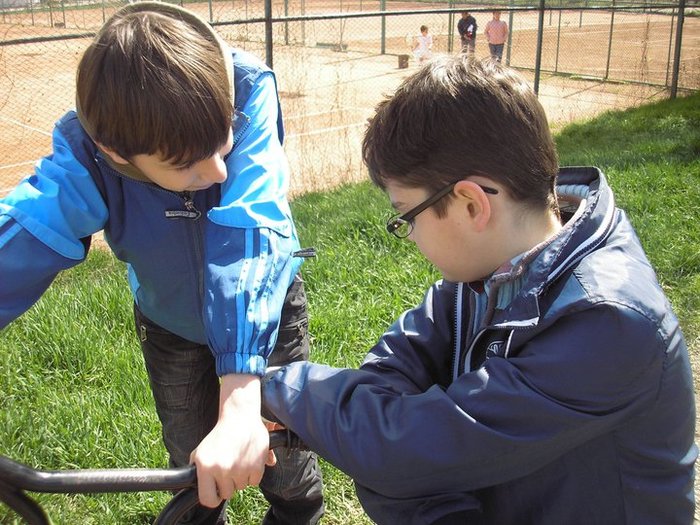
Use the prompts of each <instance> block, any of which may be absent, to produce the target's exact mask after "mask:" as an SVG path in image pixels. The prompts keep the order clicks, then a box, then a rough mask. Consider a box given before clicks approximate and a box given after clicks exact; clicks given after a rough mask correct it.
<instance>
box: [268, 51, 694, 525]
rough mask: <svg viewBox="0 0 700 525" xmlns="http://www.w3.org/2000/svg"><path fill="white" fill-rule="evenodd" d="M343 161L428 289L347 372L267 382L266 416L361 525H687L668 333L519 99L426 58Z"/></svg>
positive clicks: (621, 246)
mask: <svg viewBox="0 0 700 525" xmlns="http://www.w3.org/2000/svg"><path fill="white" fill-rule="evenodd" d="M446 123H450V125H447V124H446ZM363 148H364V150H363V153H364V159H365V162H366V164H367V166H368V168H369V172H370V176H371V178H372V180H373V181H374V182H375V183H376V184H377V185H378V186H379V187H381V188H382V189H384V190H385V191H386V193H387V194H388V196H389V199H390V200H391V204H392V206H393V207H394V208H395V209H396V211H397V215H396V216H395V217H394V218H393V219H391V220H390V221H389V222H388V223H387V230H388V232H389V233H390V234H394V235H396V236H398V237H401V238H406V239H407V240H408V241H412V242H414V243H416V245H417V247H418V248H419V249H420V251H421V252H422V253H423V254H424V255H425V256H426V258H427V259H428V260H430V261H431V262H432V263H433V264H434V265H435V266H436V267H437V268H438V269H439V270H440V272H441V273H442V275H443V277H444V279H443V280H441V281H439V282H437V283H436V284H435V285H434V286H433V287H431V288H430V289H429V290H428V292H427V293H426V295H425V300H424V302H423V303H422V304H420V305H418V306H417V307H416V308H414V309H412V310H410V311H407V312H405V313H404V314H403V315H402V316H401V317H400V318H399V319H398V320H397V321H396V322H395V323H394V324H393V325H392V326H391V327H390V328H389V329H388V331H387V332H386V333H385V334H384V335H383V336H382V337H381V339H380V340H379V342H378V343H377V344H376V345H375V346H374V347H373V348H372V349H371V350H370V352H369V354H368V355H367V357H366V360H365V362H364V363H363V365H362V366H361V367H360V369H359V370H348V369H335V368H330V367H326V366H322V365H314V364H310V363H293V364H290V365H288V366H286V367H282V368H281V369H278V370H272V371H270V372H269V374H268V376H267V377H266V379H265V380H264V384H263V399H264V404H265V405H266V407H267V409H268V411H269V414H268V415H269V417H271V418H275V419H277V420H279V421H280V422H282V423H283V424H284V425H286V426H287V427H289V428H290V429H292V430H293V431H294V432H296V433H298V434H299V435H300V437H301V438H302V439H303V440H304V441H305V442H306V443H307V444H308V445H309V446H311V448H312V449H313V450H316V451H317V452H318V453H319V454H321V455H322V456H323V457H325V458H327V459H328V460H329V461H330V462H331V463H333V464H335V465H336V466H337V467H339V468H340V469H341V470H343V471H345V472H346V473H348V474H349V475H350V476H351V477H352V478H353V479H354V480H355V483H356V487H357V493H358V496H359V498H360V501H361V502H362V504H363V506H364V508H365V510H366V511H367V513H368V514H369V516H370V517H371V518H372V519H374V520H375V521H376V522H377V523H379V524H394V523H402V524H429V523H430V524H438V523H439V524H443V525H444V524H453V523H454V524H457V523H460V524H465V523H488V524H497V525H509V524H512V525H523V524H533V525H561V524H567V525H570V524H581V525H584V524H586V525H589V524H593V523H596V524H611V525H612V524H615V525H620V524H623V523H626V524H630V525H638V524H657V525H669V524H678V525H687V524H690V523H692V521H693V510H694V494H693V480H694V470H693V465H694V463H695V460H696V457H697V449H696V446H695V444H694V442H693V441H694V437H695V436H694V427H695V400H694V395H693V382H692V377H691V370H690V364H689V360H688V352H687V348H686V344H685V341H684V339H683V335H682V333H681V329H680V327H679V325H678V321H677V319H676V317H675V316H674V314H673V312H672V310H671V306H670V305H669V303H668V301H667V299H666V297H665V295H664V293H663V291H662V289H661V287H660V286H659V283H658V282H657V280H656V277H655V274H654V271H653V269H652V268H651V266H650V264H649V261H648V260H647V258H646V256H645V255H644V252H643V250H642V247H641V245H640V243H639V240H638V239H637V236H636V235H635V232H634V230H633V228H632V225H631V224H630V222H629V221H628V219H627V218H626V216H625V213H624V212H623V211H621V210H620V209H618V208H616V207H615V202H614V198H613V194H612V191H611V189H610V187H609V186H608V184H607V182H606V180H605V177H604V176H603V174H602V173H601V172H600V171H599V170H597V169H596V168H563V169H561V170H560V169H559V167H558V159H557V155H556V151H555V147H554V143H553V140H552V137H551V134H550V131H549V128H548V125H547V119H546V117H545V114H544V111H543V109H542V107H541V105H540V104H539V102H538V100H537V97H536V96H535V94H534V93H533V92H532V91H531V90H530V89H529V88H528V86H527V85H526V84H525V82H524V81H523V80H522V79H521V78H520V77H519V76H518V75H517V74H516V73H514V72H513V71H511V70H508V69H506V68H504V67H501V66H500V64H498V63H496V62H493V61H489V62H478V61H475V60H473V59H470V58H468V57H466V56H465V55H458V56H455V57H447V58H445V57H443V58H439V59H437V60H436V61H434V62H432V63H431V64H429V65H428V66H426V67H424V68H421V69H420V70H419V71H418V72H417V73H415V74H414V75H413V76H412V77H410V78H408V79H407V80H406V81H405V82H404V83H403V84H402V85H401V86H400V87H399V89H398V90H397V91H396V93H395V94H394V95H393V97H391V98H390V99H388V100H385V101H384V102H382V103H380V105H379V106H378V109H377V113H376V115H375V116H374V117H373V118H372V119H371V121H370V124H369V127H368V130H367V132H366V135H365V139H364V143H363Z"/></svg>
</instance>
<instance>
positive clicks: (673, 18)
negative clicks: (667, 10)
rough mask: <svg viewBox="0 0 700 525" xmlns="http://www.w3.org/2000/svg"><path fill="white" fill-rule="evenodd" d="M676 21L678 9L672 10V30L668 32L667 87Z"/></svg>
mask: <svg viewBox="0 0 700 525" xmlns="http://www.w3.org/2000/svg"><path fill="white" fill-rule="evenodd" d="M675 23H676V9H675V7H674V8H673V9H672V10H671V30H670V31H669V32H668V53H667V54H666V82H665V85H666V87H669V86H668V76H669V74H670V73H671V49H673V26H674V24H675Z"/></svg>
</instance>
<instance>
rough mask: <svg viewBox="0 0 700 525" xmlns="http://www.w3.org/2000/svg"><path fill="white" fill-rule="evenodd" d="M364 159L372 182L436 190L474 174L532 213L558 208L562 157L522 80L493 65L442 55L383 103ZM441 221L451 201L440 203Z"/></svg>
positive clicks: (366, 140)
mask: <svg viewBox="0 0 700 525" xmlns="http://www.w3.org/2000/svg"><path fill="white" fill-rule="evenodd" d="M362 154H363V159H364V161H365V164H366V165H367V167H368V169H369V175H370V177H371V179H372V181H373V182H374V183H375V184H376V185H377V186H379V187H380V188H382V189H384V188H385V187H386V182H387V181H388V180H392V181H394V182H396V183H399V184H402V185H404V186H408V187H422V188H426V189H429V190H431V191H433V192H435V191H438V190H439V189H440V188H442V187H444V186H446V185H447V184H449V183H450V182H457V181H460V180H462V179H464V178H466V177H468V176H470V175H477V174H478V175H483V176H485V177H488V178H490V179H492V180H494V181H496V182H498V183H500V184H502V185H503V186H504V187H505V189H506V191H507V192H508V194H509V195H510V196H511V197H512V198H513V199H514V200H517V201H520V202H522V203H523V204H525V205H526V206H528V207H533V208H538V207H550V208H552V209H555V208H556V197H555V193H554V185H555V182H556V175H557V172H558V159H557V153H556V149H555V145H554V141H553V139H552V136H551V133H550V131H549V127H548V124H547V117H546V115H545V113H544V109H543V108H542V106H541V105H540V103H539V101H538V100H537V96H536V95H535V94H534V93H533V92H532V90H531V89H530V88H529V86H528V85H527V84H526V82H525V81H524V79H523V78H522V77H520V75H518V74H517V73H516V72H514V71H513V70H511V69H509V68H507V67H505V66H501V65H500V64H499V63H497V62H495V61H493V60H490V59H489V60H486V61H479V60H477V59H474V58H473V57H467V56H465V55H455V56H452V57H439V58H437V59H436V60H435V61H434V62H431V63H430V64H428V65H426V66H424V67H423V68H421V69H420V70H418V72H416V73H414V74H413V75H412V76H410V77H408V78H407V79H406V80H404V82H403V83H402V84H401V85H400V86H399V88H398V89H397V90H396V92H395V94H394V95H393V96H391V97H388V98H387V99H385V100H384V101H382V102H380V103H379V105H378V106H377V109H376V114H375V115H374V117H372V118H371V119H370V120H369V125H368V128H367V131H366V132H365V136H364V140H363V144H362ZM434 208H435V212H436V213H437V215H438V216H443V215H444V213H445V210H446V208H447V202H446V200H442V201H440V202H438V203H437V204H436V205H435V207H434Z"/></svg>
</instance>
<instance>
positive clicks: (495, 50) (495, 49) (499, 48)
mask: <svg viewBox="0 0 700 525" xmlns="http://www.w3.org/2000/svg"><path fill="white" fill-rule="evenodd" d="M504 45H505V44H489V51H490V52H491V58H495V59H496V60H497V61H498V62H500V61H501V59H502V58H503V46H504Z"/></svg>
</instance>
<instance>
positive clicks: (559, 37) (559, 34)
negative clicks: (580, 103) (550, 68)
mask: <svg viewBox="0 0 700 525" xmlns="http://www.w3.org/2000/svg"><path fill="white" fill-rule="evenodd" d="M561 8H562V0H559V22H558V23H557V54H556V56H555V58H554V72H555V73H557V72H558V71H559V45H560V43H561Z"/></svg>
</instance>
